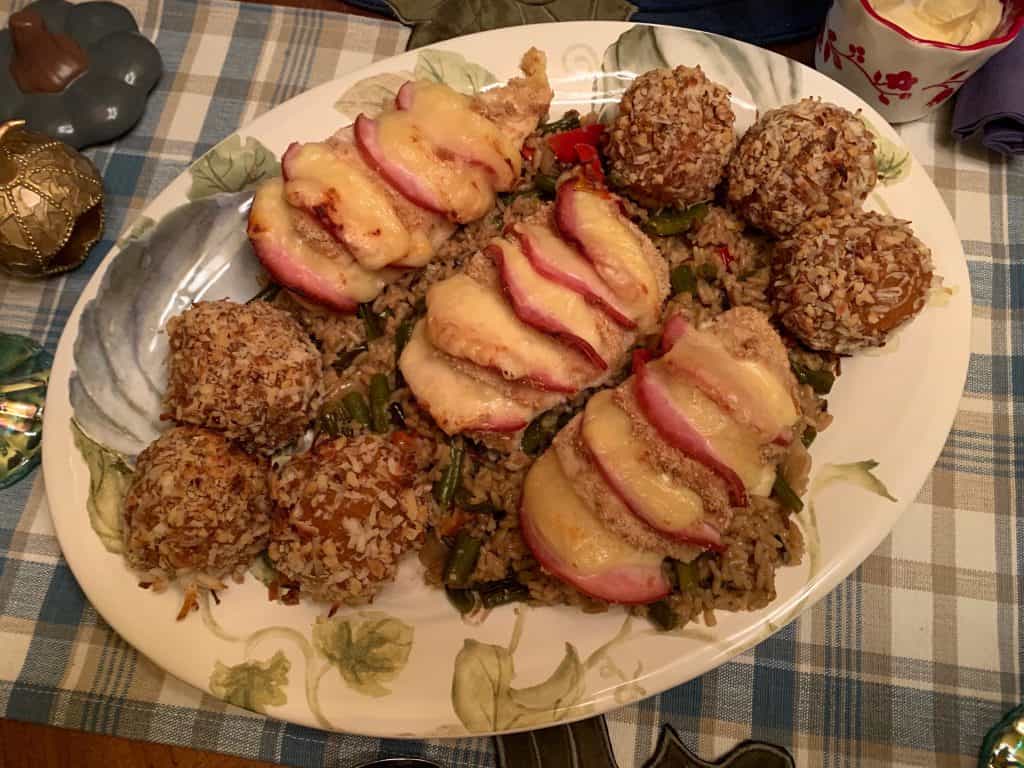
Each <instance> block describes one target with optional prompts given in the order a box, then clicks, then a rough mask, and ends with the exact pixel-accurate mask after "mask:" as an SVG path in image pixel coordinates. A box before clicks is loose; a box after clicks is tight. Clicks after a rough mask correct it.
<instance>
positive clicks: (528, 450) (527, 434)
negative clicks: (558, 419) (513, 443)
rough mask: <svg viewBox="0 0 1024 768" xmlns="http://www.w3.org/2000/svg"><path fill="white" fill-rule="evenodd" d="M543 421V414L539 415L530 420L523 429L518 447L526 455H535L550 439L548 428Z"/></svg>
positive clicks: (540, 451) (544, 447)
mask: <svg viewBox="0 0 1024 768" xmlns="http://www.w3.org/2000/svg"><path fill="white" fill-rule="evenodd" d="M544 422H545V415H541V416H539V417H537V418H536V419H534V421H531V422H530V423H529V426H527V427H526V429H525V430H524V431H523V433H522V439H521V440H520V442H519V447H521V449H522V452H523V453H524V454H526V455H527V456H537V455H539V454H540V453H542V452H543V451H544V450H545V449H546V447H547V446H548V442H550V440H551V437H550V435H549V434H548V433H549V432H550V430H549V429H548V426H547V425H546V424H545V423H544Z"/></svg>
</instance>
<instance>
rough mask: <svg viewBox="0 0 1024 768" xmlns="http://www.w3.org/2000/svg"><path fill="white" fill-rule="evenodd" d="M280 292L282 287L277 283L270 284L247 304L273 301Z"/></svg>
mask: <svg viewBox="0 0 1024 768" xmlns="http://www.w3.org/2000/svg"><path fill="white" fill-rule="evenodd" d="M280 292H281V286H280V285H278V284H277V283H269V284H268V285H267V286H266V287H264V288H262V289H261V290H260V292H259V293H257V294H256V295H255V296H253V297H252V298H251V299H249V300H248V301H247V302H245V303H246V304H252V303H253V302H254V301H273V300H274V299H275V298H276V297H277V294H279V293H280Z"/></svg>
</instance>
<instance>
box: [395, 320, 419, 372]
mask: <svg viewBox="0 0 1024 768" xmlns="http://www.w3.org/2000/svg"><path fill="white" fill-rule="evenodd" d="M415 327H416V318H415V317H407V318H405V320H403V321H402V324H401V325H399V326H398V330H397V331H395V362H396V363H397V362H398V358H400V357H401V356H402V350H403V349H405V345H406V344H408V343H409V339H411V338H412V329H413V328H415Z"/></svg>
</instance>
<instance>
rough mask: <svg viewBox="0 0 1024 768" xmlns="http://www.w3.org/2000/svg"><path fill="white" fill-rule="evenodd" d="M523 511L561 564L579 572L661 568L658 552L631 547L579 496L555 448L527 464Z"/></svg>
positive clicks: (655, 569) (590, 573)
mask: <svg viewBox="0 0 1024 768" xmlns="http://www.w3.org/2000/svg"><path fill="white" fill-rule="evenodd" d="M523 512H524V513H525V514H528V515H529V516H530V520H531V521H532V522H533V524H534V526H535V527H536V530H537V532H538V533H539V534H540V535H541V536H542V537H543V538H544V542H545V543H546V544H547V545H548V546H549V547H550V548H551V550H552V551H553V553H554V554H555V555H556V556H557V557H558V558H559V560H560V561H561V563H560V564H561V565H562V566H564V567H566V568H568V569H570V570H571V571H573V572H575V573H576V574H578V575H580V576H586V575H592V574H600V573H604V572H609V571H613V570H616V569H619V568H623V567H625V568H636V567H640V568H644V569H648V568H649V569H651V570H652V571H654V572H655V573H656V572H657V571H658V569H660V568H661V560H662V556H661V555H659V554H657V553H653V552H643V551H641V550H638V549H635V548H634V547H631V546H630V545H629V544H627V543H626V542H625V541H624V540H623V539H622V538H621V537H619V536H616V535H614V534H613V533H611V532H610V531H609V530H608V529H607V528H605V526H604V524H603V523H602V522H601V520H600V518H598V516H597V515H595V514H594V513H593V512H591V511H590V509H589V508H587V506H586V505H585V504H584V503H583V502H582V501H580V497H579V496H577V495H576V492H575V491H574V490H573V488H572V484H571V483H570V482H569V480H568V479H567V478H566V476H565V473H564V472H563V471H562V467H561V465H560V464H559V463H558V457H557V455H556V454H555V452H554V451H548V452H547V453H545V454H544V455H543V456H541V457H540V459H538V460H537V461H536V462H535V463H534V465H533V466H532V467H531V468H530V472H529V474H527V476H526V482H525V483H524V484H523Z"/></svg>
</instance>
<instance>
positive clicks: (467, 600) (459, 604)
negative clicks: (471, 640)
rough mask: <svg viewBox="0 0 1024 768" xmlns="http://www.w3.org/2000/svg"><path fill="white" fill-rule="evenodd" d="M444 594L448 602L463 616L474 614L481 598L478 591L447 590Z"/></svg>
mask: <svg viewBox="0 0 1024 768" xmlns="http://www.w3.org/2000/svg"><path fill="white" fill-rule="evenodd" d="M444 593H445V595H446V596H447V597H448V602H449V603H451V604H452V605H453V606H454V607H455V610H457V611H458V612H459V613H461V614H462V615H463V616H465V615H466V614H467V613H472V612H473V611H474V610H475V609H476V606H477V604H478V600H479V598H480V596H479V595H478V594H477V593H476V591H475V590H472V589H448V588H446V589H445V591H444Z"/></svg>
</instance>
